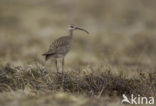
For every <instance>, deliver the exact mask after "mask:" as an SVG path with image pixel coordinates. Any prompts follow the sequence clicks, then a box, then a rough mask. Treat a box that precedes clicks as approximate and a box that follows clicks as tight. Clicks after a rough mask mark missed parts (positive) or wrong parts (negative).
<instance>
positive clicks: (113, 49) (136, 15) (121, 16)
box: [0, 0, 156, 71]
mask: <svg viewBox="0 0 156 106" xmlns="http://www.w3.org/2000/svg"><path fill="white" fill-rule="evenodd" d="M155 4H156V1H155V0H135V1H134V0H102V1H99V0H96V1H92V0H74V1H73V0H33V1H32V0H0V64H1V65H4V64H7V63H11V64H14V65H25V64H28V65H29V64H34V63H35V62H36V61H37V62H41V63H42V62H44V57H42V53H44V52H45V51H47V50H48V48H49V44H50V43H51V42H52V41H53V40H55V39H56V38H58V37H60V36H64V35H68V29H67V28H68V25H69V24H74V25H77V26H81V27H83V28H85V29H87V30H88V31H89V32H90V35H86V34H85V33H83V32H79V31H75V32H74V41H73V47H72V50H71V52H70V53H69V54H68V55H67V57H66V60H65V61H66V65H65V66H66V68H67V67H68V68H69V67H76V66H79V65H81V66H83V65H93V66H94V65H97V64H98V65H102V66H103V65H106V64H109V65H111V66H112V67H114V69H116V68H117V67H120V68H121V67H128V68H126V70H127V71H128V70H130V71H132V70H136V71H138V70H145V71H149V70H151V71H152V70H155V69H156V63H155V60H156V54H155V53H156V42H155V41H156V13H155V11H156V6H155ZM51 64H52V61H49V63H48V66H49V67H51ZM120 68H118V69H117V70H119V69H120Z"/></svg>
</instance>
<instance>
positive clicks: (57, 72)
mask: <svg viewBox="0 0 156 106" xmlns="http://www.w3.org/2000/svg"><path fill="white" fill-rule="evenodd" d="M55 65H56V71H57V73H58V67H57V58H56V59H55Z"/></svg>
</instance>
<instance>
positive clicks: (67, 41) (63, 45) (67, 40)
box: [43, 25, 89, 74]
mask: <svg viewBox="0 0 156 106" xmlns="http://www.w3.org/2000/svg"><path fill="white" fill-rule="evenodd" d="M68 29H69V35H68V36H62V37H60V38H58V39H56V40H54V41H53V42H52V43H51V45H50V47H49V50H48V52H46V53H44V54H43V56H45V61H47V60H49V59H50V58H51V57H53V58H54V59H55V65H56V70H57V73H58V66H57V58H62V74H63V72H64V58H65V56H66V54H67V53H68V52H69V51H70V49H71V47H72V40H73V31H74V30H81V31H84V32H86V33H87V34H89V32H88V31H87V30H85V29H83V28H80V27H77V26H73V25H69V28H68Z"/></svg>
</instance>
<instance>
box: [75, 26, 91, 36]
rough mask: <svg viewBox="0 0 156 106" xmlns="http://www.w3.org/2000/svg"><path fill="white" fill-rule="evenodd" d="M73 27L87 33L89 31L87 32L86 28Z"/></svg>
mask: <svg viewBox="0 0 156 106" xmlns="http://www.w3.org/2000/svg"><path fill="white" fill-rule="evenodd" d="M75 29H78V30H81V31H84V32H86V33H87V34H89V32H88V31H87V30H85V29H83V28H80V27H76V28H75Z"/></svg>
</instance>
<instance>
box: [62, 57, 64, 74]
mask: <svg viewBox="0 0 156 106" xmlns="http://www.w3.org/2000/svg"><path fill="white" fill-rule="evenodd" d="M63 72H64V57H63V58H62V74H63Z"/></svg>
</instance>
